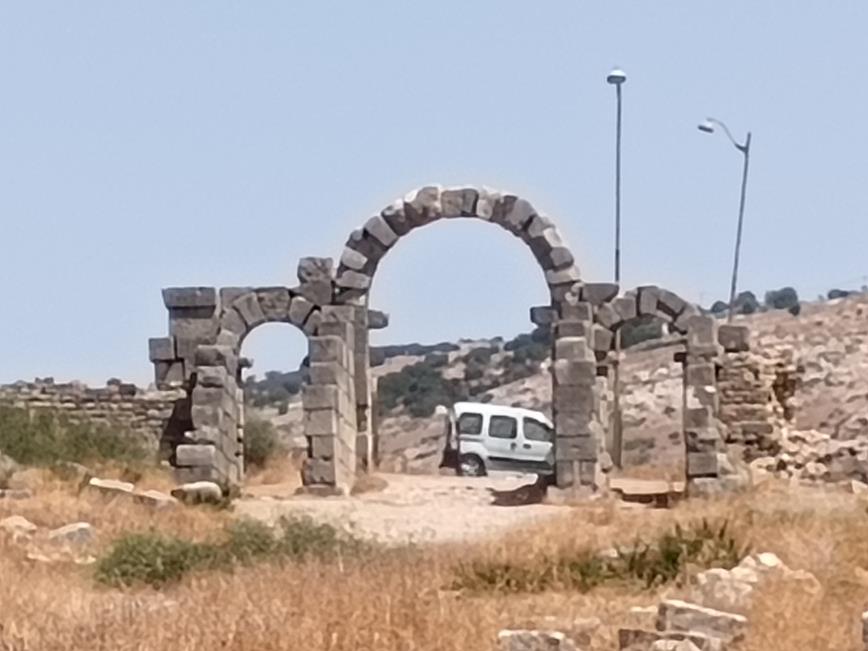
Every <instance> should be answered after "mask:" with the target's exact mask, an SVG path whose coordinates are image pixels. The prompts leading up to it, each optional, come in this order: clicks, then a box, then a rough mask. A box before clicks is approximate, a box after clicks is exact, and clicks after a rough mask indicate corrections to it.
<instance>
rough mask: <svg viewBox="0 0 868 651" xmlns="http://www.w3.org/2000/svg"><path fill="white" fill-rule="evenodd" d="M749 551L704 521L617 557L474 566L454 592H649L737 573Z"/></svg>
mask: <svg viewBox="0 0 868 651" xmlns="http://www.w3.org/2000/svg"><path fill="white" fill-rule="evenodd" d="M748 552H749V549H748V548H747V546H745V545H741V544H739V542H738V541H737V540H736V539H735V538H734V537H733V536H732V535H731V534H730V532H729V530H728V527H727V523H726V522H724V523H723V524H721V525H719V526H712V525H711V524H709V523H708V522H706V521H705V520H703V521H702V522H700V523H698V524H693V525H691V526H689V527H686V528H684V527H681V526H680V525H675V527H674V528H673V529H672V530H670V531H666V532H664V533H663V534H661V535H660V536H659V537H658V538H657V540H656V541H654V542H653V543H652V544H646V543H644V542H642V541H638V540H637V541H636V542H635V543H634V544H633V545H631V546H629V547H627V548H619V549H617V550H616V553H615V555H614V556H609V555H607V556H601V555H600V554H595V553H592V552H590V551H588V550H580V551H578V552H573V553H565V554H562V555H560V556H557V557H543V558H537V559H534V560H531V561H525V562H524V563H518V564H517V563H512V562H471V563H468V564H463V565H459V566H458V568H457V569H456V578H455V581H454V583H453V586H452V587H453V588H454V589H466V590H471V591H475V592H478V591H497V592H541V591H544V590H578V591H580V592H587V591H588V590H591V589H593V588H595V587H597V586H599V585H602V584H605V583H611V582H619V583H630V582H632V583H640V584H642V585H643V586H644V587H646V588H650V587H654V586H658V585H662V584H665V583H671V582H672V581H675V580H677V579H679V578H683V579H686V575H687V574H688V573H689V572H690V571H694V570H698V569H706V568H710V567H723V568H727V569H729V568H732V567H734V566H735V565H737V564H738V562H739V561H740V560H741V559H742V558H743V557H744V556H746V555H747V554H748Z"/></svg>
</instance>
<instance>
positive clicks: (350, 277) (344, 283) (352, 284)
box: [336, 269, 371, 290]
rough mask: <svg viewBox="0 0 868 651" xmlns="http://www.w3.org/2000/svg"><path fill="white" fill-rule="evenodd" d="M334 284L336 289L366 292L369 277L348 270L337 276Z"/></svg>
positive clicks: (369, 283)
mask: <svg viewBox="0 0 868 651" xmlns="http://www.w3.org/2000/svg"><path fill="white" fill-rule="evenodd" d="M336 284H337V286H338V287H344V288H347V289H360V290H366V289H368V288H370V286H371V277H370V276H368V275H366V274H363V273H360V272H358V271H353V270H352V269H348V270H345V271H344V272H343V273H342V274H341V275H340V276H338V279H337V281H336Z"/></svg>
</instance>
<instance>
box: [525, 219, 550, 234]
mask: <svg viewBox="0 0 868 651" xmlns="http://www.w3.org/2000/svg"><path fill="white" fill-rule="evenodd" d="M554 227H555V224H554V222H553V221H552V220H551V219H549V218H548V217H546V216H545V215H534V216H533V217H532V218H531V220H530V222H528V224H527V227H526V228H525V232H526V233H527V236H528V237H530V238H531V239H536V238H539V237H542V236H543V234H544V233H545V232H546V231H547V230H549V229H551V228H554Z"/></svg>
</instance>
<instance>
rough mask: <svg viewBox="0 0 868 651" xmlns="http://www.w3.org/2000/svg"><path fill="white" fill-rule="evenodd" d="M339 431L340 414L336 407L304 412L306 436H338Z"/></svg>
mask: <svg viewBox="0 0 868 651" xmlns="http://www.w3.org/2000/svg"><path fill="white" fill-rule="evenodd" d="M339 432H340V419H339V414H338V413H337V411H335V410H334V409H315V410H307V411H305V412H304V435H305V436H337V435H338V433H339Z"/></svg>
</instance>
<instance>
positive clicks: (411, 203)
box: [404, 185, 441, 228]
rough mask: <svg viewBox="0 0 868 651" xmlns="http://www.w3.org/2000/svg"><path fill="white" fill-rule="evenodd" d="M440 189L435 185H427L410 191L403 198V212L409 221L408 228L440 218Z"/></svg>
mask: <svg viewBox="0 0 868 651" xmlns="http://www.w3.org/2000/svg"><path fill="white" fill-rule="evenodd" d="M440 192H441V189H440V188H439V187H438V186H436V185H428V186H425V187H424V188H419V189H418V190H416V191H415V192H411V193H410V194H409V195H407V196H406V197H405V198H404V214H405V215H406V217H407V220H408V221H409V223H410V228H416V227H417V226H424V225H425V224H430V223H431V222H433V221H436V220H438V219H440V216H441V204H440Z"/></svg>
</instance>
